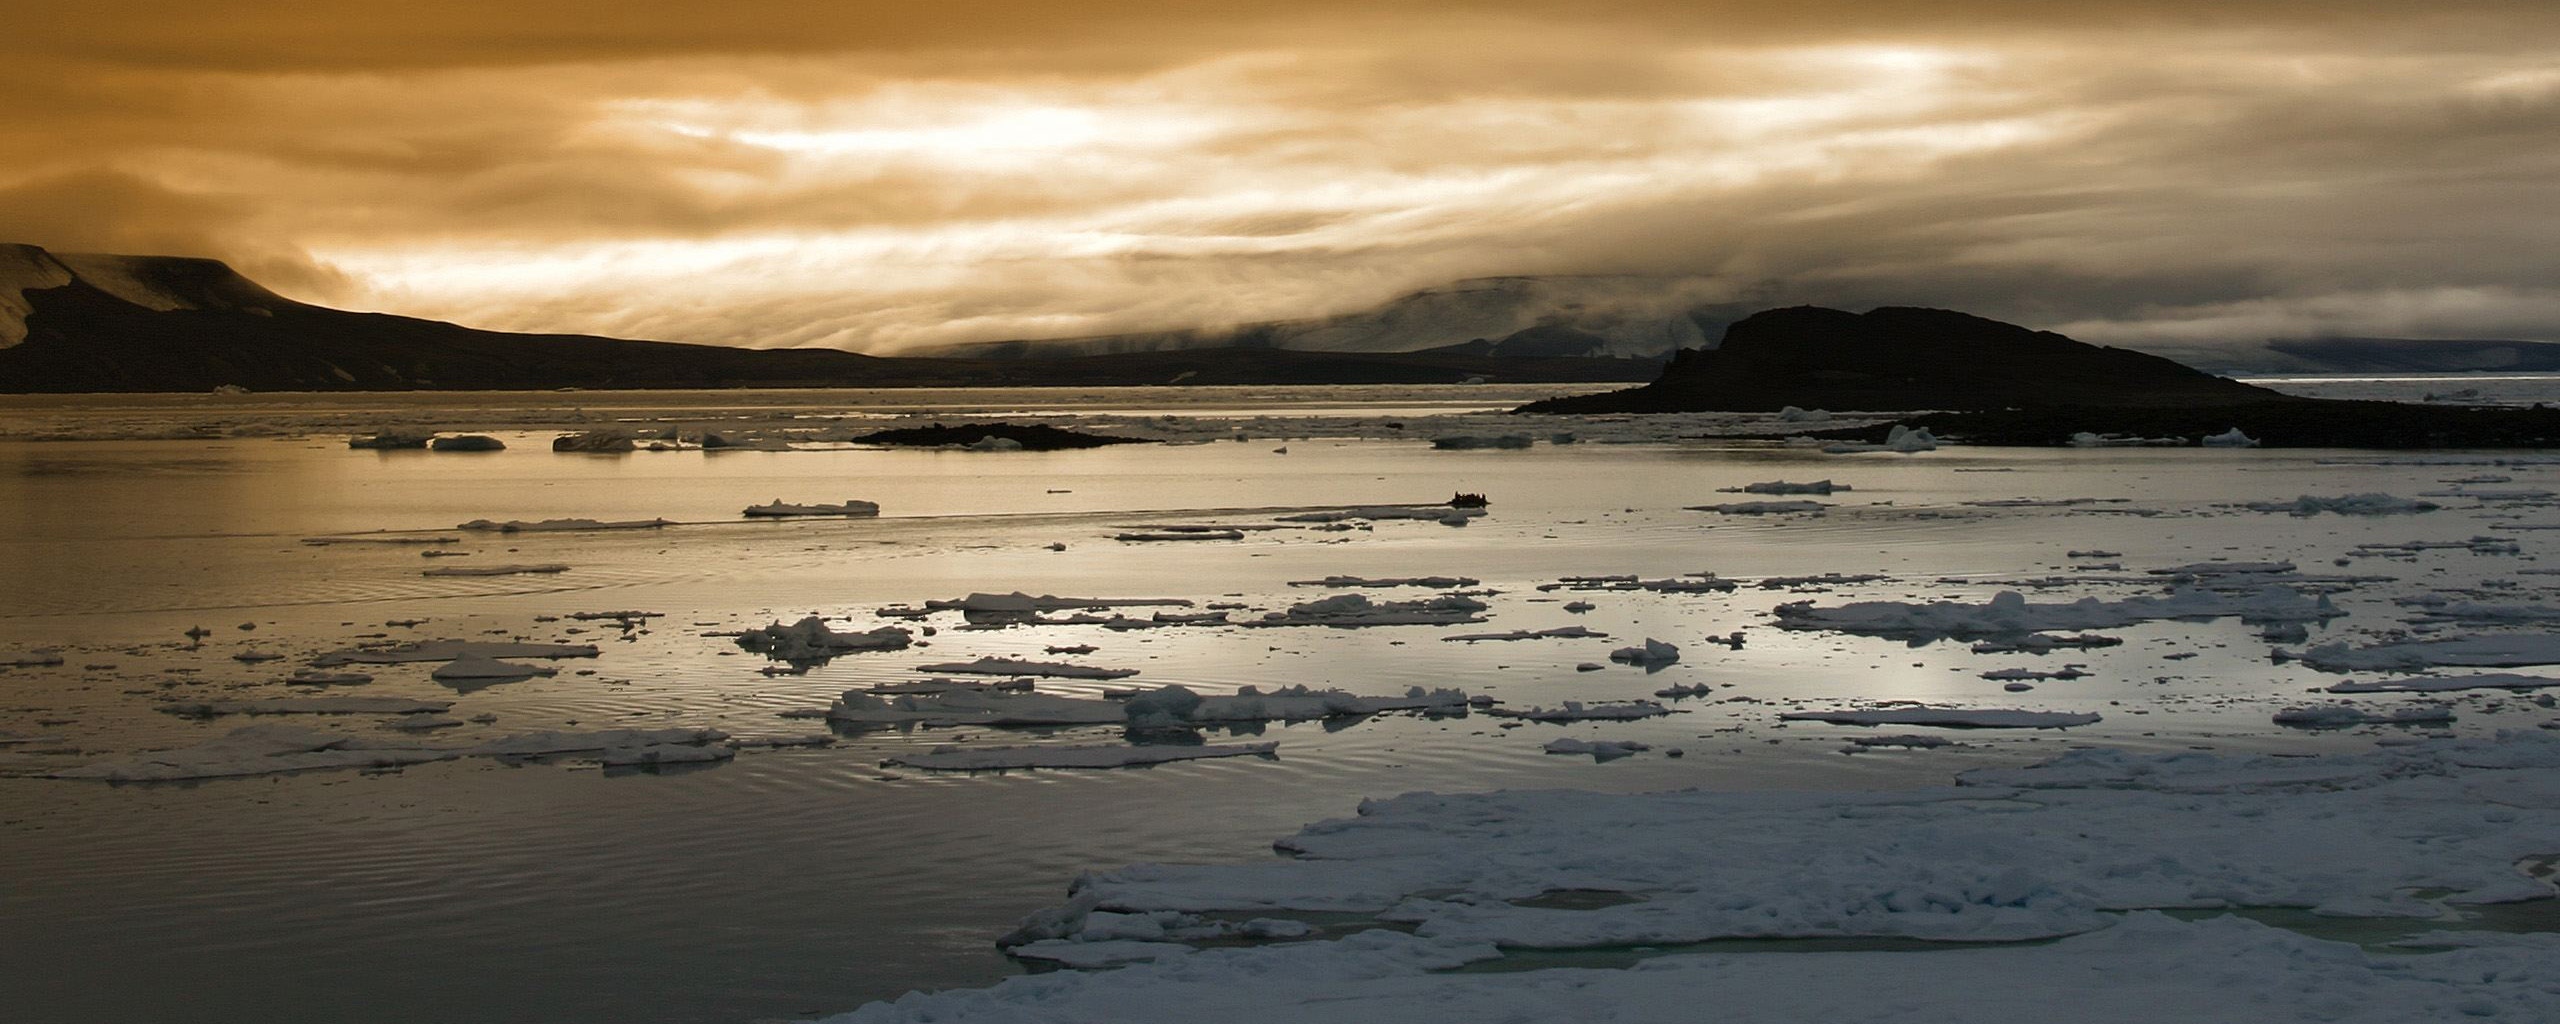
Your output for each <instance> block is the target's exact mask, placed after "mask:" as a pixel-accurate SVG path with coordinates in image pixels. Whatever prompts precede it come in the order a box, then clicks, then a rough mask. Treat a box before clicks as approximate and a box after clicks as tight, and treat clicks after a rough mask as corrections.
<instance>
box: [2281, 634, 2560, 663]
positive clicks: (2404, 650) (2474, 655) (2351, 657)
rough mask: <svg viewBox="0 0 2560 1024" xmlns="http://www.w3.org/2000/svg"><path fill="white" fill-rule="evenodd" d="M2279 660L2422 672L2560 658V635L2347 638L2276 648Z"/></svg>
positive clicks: (2536, 661) (2551, 661) (2546, 661)
mask: <svg viewBox="0 0 2560 1024" xmlns="http://www.w3.org/2000/svg"><path fill="white" fill-rule="evenodd" d="M2275 659H2276V660H2277V661H2287V660H2294V661H2300V662H2302V663H2303V664H2305V665H2309V666H2311V667H2312V668H2316V669H2319V670H2321V671H2323V672H2419V671H2424V670H2426V669H2429V668H2433V667H2436V666H2438V665H2458V666H2465V667H2472V668H2510V667H2514V666H2517V665H2553V664H2560V635H2553V634H2548V633H2530V634H2506V635H2481V636H2458V637H2448V638H2445V639H2441V640H2409V641H2403V642H2400V643H2386V644H2376V645H2374V646H2371V647H2348V646H2347V644H2346V642H2345V641H2338V642H2336V643H2326V644H2321V645H2320V646H2318V647H2311V648H2306V649H2304V650H2303V651H2302V652H2301V653H2298V654H2297V653H2293V652H2289V651H2286V650H2283V649H2281V648H2279V649H2277V650H2276V651H2275Z"/></svg>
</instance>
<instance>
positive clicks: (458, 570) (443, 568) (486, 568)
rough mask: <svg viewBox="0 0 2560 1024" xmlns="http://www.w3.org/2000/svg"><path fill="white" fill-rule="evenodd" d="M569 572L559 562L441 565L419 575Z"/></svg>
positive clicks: (515, 574) (511, 574)
mask: <svg viewBox="0 0 2560 1024" xmlns="http://www.w3.org/2000/svg"><path fill="white" fill-rule="evenodd" d="M568 571H569V567H568V566H566V565H562V564H560V563H558V562H543V563H539V564H531V565H440V566H437V567H435V568H433V569H427V570H424V571H422V572H420V573H418V575H420V576H519V575H537V576H539V575H551V574H554V573H564V572H568Z"/></svg>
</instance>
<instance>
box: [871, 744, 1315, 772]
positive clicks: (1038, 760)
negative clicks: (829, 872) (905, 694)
mask: <svg viewBox="0 0 2560 1024" xmlns="http://www.w3.org/2000/svg"><path fill="white" fill-rule="evenodd" d="M1279 749H1280V744H1278V743H1244V744H1236V745H1230V746H1217V745H1204V746H1154V747H1138V746H1092V747H958V746H944V747H935V748H933V750H932V751H930V752H928V753H922V754H898V755H895V756H892V757H889V758H887V759H885V760H883V761H881V762H880V763H881V764H883V765H903V766H905V767H908V768H923V769H927V770H930V771H946V772H952V771H985V770H989V769H999V768H1125V767H1129V766H1133V765H1149V764H1163V763H1166V762H1169V761H1196V760H1201V759H1205V758H1218V757H1277V756H1278V754H1279Z"/></svg>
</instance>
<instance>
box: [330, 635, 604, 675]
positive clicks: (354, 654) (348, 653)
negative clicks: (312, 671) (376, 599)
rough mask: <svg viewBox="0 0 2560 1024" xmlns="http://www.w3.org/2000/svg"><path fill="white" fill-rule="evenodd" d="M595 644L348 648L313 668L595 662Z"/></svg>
mask: <svg viewBox="0 0 2560 1024" xmlns="http://www.w3.org/2000/svg"><path fill="white" fill-rule="evenodd" d="M596 654H597V651H596V646H595V645H594V644H544V643H516V642H512V641H503V640H423V641H419V642H417V643H410V644H393V645H387V646H382V647H348V648H342V649H339V650H335V651H327V652H323V653H321V654H318V655H315V656H313V657H312V659H311V664H312V665H314V666H316V667H320V668H329V667H332V666H336V665H349V664H359V663H361V664H368V665H396V664H401V663H405V662H415V661H453V660H456V659H459V658H592V657H595V656H596Z"/></svg>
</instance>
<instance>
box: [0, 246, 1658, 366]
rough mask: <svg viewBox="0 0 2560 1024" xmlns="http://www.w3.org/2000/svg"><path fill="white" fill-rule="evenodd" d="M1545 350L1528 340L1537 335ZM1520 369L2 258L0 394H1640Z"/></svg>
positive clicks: (1595, 361)
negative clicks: (391, 293)
mask: <svg viewBox="0 0 2560 1024" xmlns="http://www.w3.org/2000/svg"><path fill="white" fill-rule="evenodd" d="M1542 337H1543V336H1542ZM1571 347H1572V346H1571V345H1570V344H1563V345H1558V344H1554V343H1552V342H1551V341H1524V342H1522V343H1520V344H1518V345H1514V346H1512V348H1513V349H1514V350H1518V351H1522V352H1529V353H1531V354H1529V355H1523V356H1517V357H1515V356H1512V355H1510V354H1508V353H1496V352H1490V351H1443V352H1411V353H1337V352H1293V351H1281V350H1252V351H1243V352H1239V351H1235V350H1190V351H1166V352H1133V353H1126V354H1118V355H1095V356H1085V357H1081V358H1070V359H1063V360H1043V361H1038V362H1020V361H1004V360H990V359H949V358H942V359H934V358H886V357H875V356H866V355H859V354H856V353H852V352H844V351H840V350H836V349H740V348H729V347H724V346H717V345H689V344H680V343H675V342H664V341H630V340H624V339H618V338H599V337H591V336H586V335H574V334H511V333H505V332H499V331H483V330H476V329H473V328H469V327H463V326H460V325H457V324H450V323H445V322H442V321H437V320H422V319H417V318H414V317H404V316H391V315H387V314H381V313H354V312H348V311H346V310H339V309H330V308H327V307H324V306H314V305H310V304H307V303H301V302H296V301H293V300H291V299H287V298H284V297H282V296H279V295H277V294H275V293H274V292H271V291H268V290H267V289H265V288H263V287H260V286H259V285H258V284H257V283H256V282H254V281H251V280H249V279H248V278H245V277H242V276H241V275H240V274H238V273H237V272H234V271H233V270H232V269H231V268H230V267H229V266H226V265H224V264H223V263H221V262H219V261H215V260H204V259H188V258H180V257H168V256H111V255H92V254H73V253H53V252H48V251H46V250H44V249H42V248H39V247H36V246H32V245H8V244H0V392H55V393H60V392H89V391H207V390H212V389H214V388H217V387H222V386H237V387H243V388H248V389H250V390H255V391H353V390H382V391H398V390H417V389H447V390H461V389H493V390H497V389H525V388H535V389H540V388H560V387H579V388H717V387H750V386H764V387H893V386H925V385H941V386H1040V385H1110V384H1170V383H1189V384H1364V383H1459V382H1464V381H1469V380H1484V381H1500V382H1504V383H1526V382H1608V381H1632V380H1642V379H1644V378H1645V377H1648V376H1651V375H1652V372H1653V364H1650V363H1646V362H1641V361H1629V360H1622V359H1603V358H1578V357H1562V356H1550V355H1544V354H1543V353H1546V352H1550V351H1563V350H1566V349H1570V348H1571Z"/></svg>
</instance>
